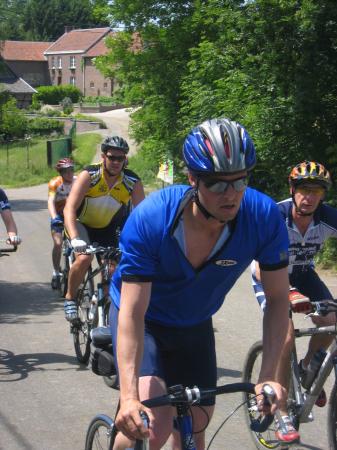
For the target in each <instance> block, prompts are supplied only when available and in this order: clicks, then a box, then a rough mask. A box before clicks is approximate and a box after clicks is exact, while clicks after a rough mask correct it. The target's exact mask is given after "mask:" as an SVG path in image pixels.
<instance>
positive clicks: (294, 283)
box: [252, 267, 333, 310]
mask: <svg viewBox="0 0 337 450" xmlns="http://www.w3.org/2000/svg"><path fill="white" fill-rule="evenodd" d="M252 278H253V287H254V292H255V296H256V299H257V301H258V302H259V305H260V307H261V308H262V309H263V310H264V309H265V307H266V297H265V295H264V291H263V288H262V284H261V282H260V281H258V280H257V279H256V277H255V275H254V274H253V275H252ZM289 282H290V286H291V287H294V288H296V289H297V290H298V291H299V292H300V293H301V294H303V295H305V296H306V297H308V298H309V299H310V300H311V301H312V302H315V301H320V300H332V299H333V295H332V294H331V292H330V291H329V289H328V288H327V286H326V285H325V283H324V282H323V281H322V280H321V279H320V277H319V276H318V274H317V272H316V271H315V270H314V269H313V268H312V267H308V268H307V269H306V270H298V271H296V270H295V271H294V272H293V273H291V274H290V275H289Z"/></svg>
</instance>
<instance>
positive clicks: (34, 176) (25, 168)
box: [0, 133, 102, 188]
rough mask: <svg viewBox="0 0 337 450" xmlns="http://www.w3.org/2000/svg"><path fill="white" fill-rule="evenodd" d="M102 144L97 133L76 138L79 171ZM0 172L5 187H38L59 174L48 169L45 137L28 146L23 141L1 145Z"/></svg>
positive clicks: (76, 161) (52, 169) (76, 157)
mask: <svg viewBox="0 0 337 450" xmlns="http://www.w3.org/2000/svg"><path fill="white" fill-rule="evenodd" d="M101 141H102V136H101V135H99V134H97V133H86V134H79V135H77V136H76V139H75V142H74V144H75V150H74V151H73V153H72V158H73V159H74V160H75V164H76V171H79V170H81V169H82V167H83V166H84V165H86V164H89V163H90V162H91V161H92V160H93V158H94V156H95V154H96V150H97V144H99V143H100V142H101ZM0 172H1V186H2V187H4V188H14V187H15V188H17V187H24V186H35V185H38V184H42V183H46V182H48V181H49V180H50V179H51V178H52V177H54V176H56V175H57V172H56V171H55V169H54V168H51V167H48V166H47V143H46V139H43V138H33V139H31V140H30V142H29V145H28V142H21V143H19V144H17V143H14V144H10V145H8V146H7V145H2V146H0Z"/></svg>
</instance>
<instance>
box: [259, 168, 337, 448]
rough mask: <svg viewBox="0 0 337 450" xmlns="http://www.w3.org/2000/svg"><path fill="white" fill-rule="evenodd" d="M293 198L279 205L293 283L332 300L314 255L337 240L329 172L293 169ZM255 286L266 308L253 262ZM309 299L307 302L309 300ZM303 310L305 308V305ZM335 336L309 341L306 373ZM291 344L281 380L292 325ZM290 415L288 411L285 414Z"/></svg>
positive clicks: (325, 320) (320, 322) (327, 320)
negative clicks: (328, 197)
mask: <svg viewBox="0 0 337 450" xmlns="http://www.w3.org/2000/svg"><path fill="white" fill-rule="evenodd" d="M289 185H290V193H291V198H289V199H287V200H283V201H281V202H279V203H278V206H279V210H280V213H281V215H282V218H283V219H284V221H285V223H286V226H287V229H288V236H289V269H288V272H289V282H290V286H291V287H293V288H296V290H297V291H299V293H300V294H302V295H304V296H306V297H308V299H311V300H313V301H314V300H315V301H317V300H323V299H332V298H333V296H332V294H331V292H330V291H329V289H328V288H327V286H326V285H325V284H324V282H323V281H322V280H321V279H320V277H319V275H318V274H317V272H316V271H315V266H314V256H315V255H316V254H317V253H318V252H319V250H321V248H322V247H323V245H324V243H325V241H326V240H327V239H328V238H329V237H335V238H337V209H336V208H333V207H331V206H329V205H327V204H325V203H323V200H324V197H325V194H326V191H327V190H328V189H329V188H330V186H331V177H330V174H329V172H328V171H327V170H326V169H325V167H324V166H323V165H322V164H319V163H316V162H310V161H304V162H302V163H300V164H298V165H297V166H295V167H294V168H293V170H292V171H291V173H290V176H289ZM251 267H252V275H253V286H254V291H255V295H256V298H257V300H258V302H259V304H260V306H261V308H262V309H264V306H265V297H264V292H263V289H262V285H261V282H260V277H259V267H258V264H257V263H255V262H253V263H252V266H251ZM308 299H307V300H306V301H308ZM302 309H303V305H302ZM313 321H314V323H315V324H316V325H317V326H324V325H325V326H327V325H331V324H333V323H335V321H336V319H335V316H334V314H330V315H328V316H327V317H317V318H316V317H315V318H314V319H313ZM332 339H333V337H330V336H328V335H316V336H313V337H312V338H311V340H310V342H309V347H308V351H307V354H306V355H305V357H304V358H303V360H302V361H301V362H300V365H301V366H300V367H301V369H302V371H303V372H304V371H305V369H306V368H307V366H308V364H309V363H310V360H311V358H312V356H313V354H314V353H315V352H316V351H317V350H319V349H326V348H328V346H329V345H330V343H331V342H332ZM287 342H288V345H287V348H285V350H284V353H283V358H282V362H281V363H280V366H281V367H280V377H281V378H283V377H285V378H286V373H287V367H288V363H289V358H290V352H291V349H292V345H293V342H294V335H293V327H292V325H291V324H290V325H289V332H288V339H287ZM325 404H326V395H325V392H324V391H322V392H321V394H320V396H319V397H318V399H317V402H316V405H317V406H324V405H325ZM285 414H286V411H285ZM288 429H289V433H288V436H287V435H284V434H283V435H282V434H281V433H280V432H278V433H277V437H278V438H279V439H280V440H285V441H288V442H289V441H291V440H293V438H294V437H295V436H296V438H297V439H298V438H299V435H298V432H297V431H296V430H294V429H293V427H292V425H291V423H290V424H289V427H288Z"/></svg>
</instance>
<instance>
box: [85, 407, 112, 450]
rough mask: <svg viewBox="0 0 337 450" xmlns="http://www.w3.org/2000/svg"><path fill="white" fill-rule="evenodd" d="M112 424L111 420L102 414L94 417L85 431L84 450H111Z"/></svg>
mask: <svg viewBox="0 0 337 450" xmlns="http://www.w3.org/2000/svg"><path fill="white" fill-rule="evenodd" d="M113 424H114V423H113V420H112V419H111V418H110V417H108V416H105V415H103V414H102V415H99V416H96V417H94V419H93V420H92V422H91V423H90V425H89V428H88V431H87V437H86V440H85V450H112V447H113V440H114V435H115V434H114V432H113V430H114V428H113Z"/></svg>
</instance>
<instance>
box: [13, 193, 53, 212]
mask: <svg viewBox="0 0 337 450" xmlns="http://www.w3.org/2000/svg"><path fill="white" fill-rule="evenodd" d="M10 203H11V206H12V209H13V211H39V210H41V209H47V192H46V200H11V199H10Z"/></svg>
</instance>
